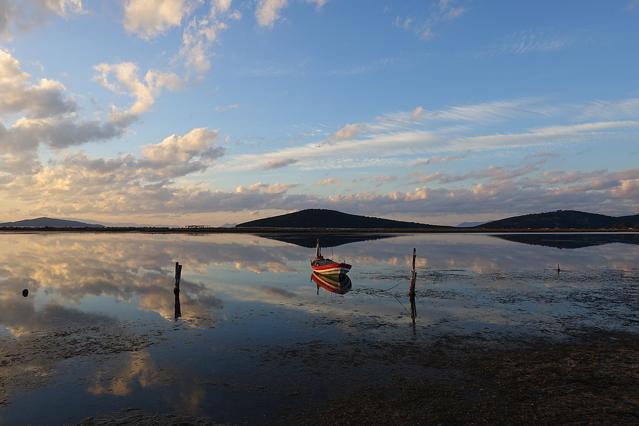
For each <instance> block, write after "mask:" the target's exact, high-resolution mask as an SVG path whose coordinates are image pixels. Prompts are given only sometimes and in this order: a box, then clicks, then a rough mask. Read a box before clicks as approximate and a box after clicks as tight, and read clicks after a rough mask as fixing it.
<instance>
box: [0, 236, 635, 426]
mask: <svg viewBox="0 0 639 426" xmlns="http://www.w3.org/2000/svg"><path fill="white" fill-rule="evenodd" d="M576 238H577V240H578V241H576V242H574V244H576V245H579V244H581V243H580V242H579V241H583V239H584V237H583V236H577V237H576ZM563 240H565V238H564V239H563ZM563 240H562V241H563ZM596 240H597V244H596V245H592V246H579V247H577V248H573V249H570V250H564V249H562V248H557V247H552V246H548V245H547V244H546V245H544V244H541V245H540V244H534V243H529V242H528V243H527V244H524V243H522V242H519V240H518V238H517V237H515V238H503V237H495V236H490V235H480V234H468V235H466V234H422V235H403V236H393V237H389V238H384V239H378V238H374V239H372V240H369V241H356V242H352V243H348V244H343V245H339V246H335V247H333V248H326V249H325V254H326V255H327V256H329V257H330V258H332V259H334V260H339V261H346V262H348V263H350V264H352V265H353V268H352V270H351V272H350V273H349V279H348V282H346V281H344V282H343V283H342V282H339V281H338V282H336V283H332V284H331V283H328V284H326V283H323V284H326V286H323V285H321V284H318V283H317V281H316V280H312V279H309V276H311V271H310V266H309V260H310V258H311V257H312V256H313V255H314V249H312V248H305V247H303V246H301V245H296V244H291V243H289V242H284V241H278V240H275V239H267V238H261V237H257V236H252V235H239V234H228V235H221V234H215V235H197V236H189V235H148V234H98V235H92V234H64V233H60V234H53V233H47V234H38V233H35V234H1V235H0V241H1V242H2V243H1V244H0V349H1V350H2V353H3V354H4V357H3V359H4V360H5V361H3V362H4V363H3V364H2V365H0V372H1V374H0V380H1V381H2V382H0V402H1V404H2V406H1V407H2V410H1V411H0V420H3V421H5V422H8V423H15V422H33V423H38V422H40V421H41V420H42V419H41V418H38V417H37V416H36V417H33V416H35V415H34V414H33V411H32V410H24V408H25V407H26V406H27V405H28V404H45V405H46V404H47V402H46V401H47V395H50V393H51V392H54V389H58V388H64V389H66V390H67V391H68V392H69V395H70V396H69V398H73V399H74V401H76V402H78V401H91V404H93V405H89V406H91V407H94V409H98V408H99V409H100V410H109V409H116V408H118V407H123V406H131V405H133V406H143V407H145V408H148V409H153V408H154V407H156V408H157V409H158V410H161V409H162V407H164V405H162V404H159V405H157V406H156V405H154V404H155V403H151V402H150V401H151V399H150V398H151V397H153V398H159V400H163V398H164V403H165V405H166V404H168V405H166V407H169V406H173V405H174V404H176V403H178V402H179V403H180V404H181V405H180V406H181V407H183V408H184V407H188V411H189V412H192V413H194V414H207V413H210V412H211V411H212V410H215V412H216V413H222V414H219V415H220V416H222V417H221V419H222V420H224V419H225V418H226V420H228V421H236V420H238V419H237V418H233V417H232V416H231V417H224V414H223V413H224V410H222V411H220V410H221V408H220V406H219V401H220V399H219V398H221V397H222V396H223V395H227V394H228V392H232V393H233V392H235V393H237V392H243V391H238V389H240V390H241V389H253V390H254V387H255V386H259V384H257V385H256V384H255V383H260V382H264V383H269V384H272V383H274V382H277V380H287V379H286V378H285V377H284V376H282V377H280V375H279V374H278V377H280V378H279V379H276V378H274V372H272V371H271V372H268V371H266V370H264V369H262V368H261V367H260V365H259V364H257V363H256V362H255V359H254V356H255V354H254V352H255V348H260V347H261V348H263V347H268V346H269V345H296V344H299V343H304V342H309V341H315V340H317V339H321V340H322V341H330V342H339V341H342V340H348V339H376V340H379V339H381V340H388V341H403V340H405V341H414V340H415V339H418V340H419V339H421V340H424V341H426V340H428V339H430V338H434V337H437V336H442V335H456V336H477V335H480V336H482V338H484V339H487V340H491V339H494V340H495V341H499V340H500V339H503V338H505V337H509V336H510V337H512V336H519V337H521V336H545V337H552V338H557V339H563V338H566V337H567V336H569V335H570V333H572V332H573V331H574V330H575V329H580V328H588V327H596V328H603V329H618V330H626V331H631V332H637V331H639V327H638V324H639V321H638V318H637V312H638V311H639V305H638V303H639V302H637V301H638V300H639V297H638V296H639V294H638V293H639V290H638V288H639V285H638V284H639V266H638V265H637V263H636V259H637V258H639V245H637V244H634V243H630V244H628V243H626V242H624V238H619V236H615V237H614V239H612V240H611V242H610V243H607V242H605V241H604V242H602V237H597V238H596ZM626 240H627V239H626ZM543 241H547V239H546V240H543ZM569 244H573V243H572V242H569ZM413 247H415V248H416V249H417V291H416V296H415V300H410V299H409V296H408V285H409V270H410V262H411V258H412V249H413ZM175 262H180V263H181V264H182V265H183V270H182V279H181V284H180V293H179V301H180V314H181V315H180V317H179V318H176V315H175V312H176V309H175V308H176V305H175V302H176V297H175V296H176V295H175V294H174V292H173V289H174V283H175V280H174V278H173V274H174V268H175ZM557 264H560V265H561V270H562V271H561V272H560V273H557V272H556V271H555V269H556V266H557ZM320 286H321V287H322V288H323V289H322V290H320V288H319V287H320ZM330 288H334V289H335V288H336V289H338V290H337V291H331V290H330ZM23 289H28V290H29V296H28V297H22V290H23ZM324 290H326V291H324ZM27 371H30V372H37V374H36V375H32V376H30V377H31V378H29V380H26V379H20V380H19V379H18V378H20V377H26V375H25V372H27ZM21 380H22V381H21ZM222 383H226V385H221V384H222ZM229 383H230V384H229ZM176 386H177V387H179V395H180V396H179V398H178V399H179V401H178V399H176V398H171V399H170V401H169V402H167V401H166V398H168V396H167V395H169V394H170V392H171V391H170V389H171V388H172V389H175V387H176ZM249 393H250V395H251V396H250V398H256V399H255V400H254V401H253V402H254V403H255V404H257V406H260V404H265V406H266V405H268V404H269V403H270V402H269V401H271V400H270V399H269V398H275V397H277V392H275V393H269V395H268V396H266V395H262V394H260V393H259V392H258V395H257V396H256V395H255V394H254V393H253V391H252V390H251V391H250V392H249ZM227 396H228V395H227ZM280 396H281V395H280ZM216 401H217V402H216ZM226 403H228V401H227V402H226ZM172 404H173V405H172ZM238 404H239V402H238ZM227 405H228V407H227V409H228V410H229V413H231V412H232V410H233V409H234V406H233V404H232V403H230V404H227ZM95 407H98V408H95ZM92 414H94V413H92V412H90V410H89V408H86V404H79V405H78V406H77V407H76V408H74V409H72V410H70V411H69V412H68V414H65V415H66V416H67V417H60V418H58V419H57V420H59V421H60V422H65V421H78V420H79V419H81V418H82V417H86V416H87V415H92ZM229 415H230V414H229ZM30 416H32V417H30ZM244 420H247V419H244Z"/></svg>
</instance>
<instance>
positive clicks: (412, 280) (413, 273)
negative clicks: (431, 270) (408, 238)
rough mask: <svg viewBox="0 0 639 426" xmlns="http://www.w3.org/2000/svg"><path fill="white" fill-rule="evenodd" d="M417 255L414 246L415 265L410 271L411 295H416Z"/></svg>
mask: <svg viewBox="0 0 639 426" xmlns="http://www.w3.org/2000/svg"><path fill="white" fill-rule="evenodd" d="M416 257H417V250H416V249H415V248H413V267H412V269H411V271H410V293H409V294H410V295H411V296H414V295H415V281H416V280H417V272H416V271H415V258H416Z"/></svg>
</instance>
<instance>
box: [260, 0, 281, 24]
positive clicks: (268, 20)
mask: <svg viewBox="0 0 639 426" xmlns="http://www.w3.org/2000/svg"><path fill="white" fill-rule="evenodd" d="M286 6H288V0H258V2H257V7H256V9H255V18H256V19H257V23H258V24H259V25H260V26H261V27H266V28H273V25H274V24H275V22H276V21H277V20H278V19H280V14H281V12H282V10H283V9H284V8H285V7H286Z"/></svg>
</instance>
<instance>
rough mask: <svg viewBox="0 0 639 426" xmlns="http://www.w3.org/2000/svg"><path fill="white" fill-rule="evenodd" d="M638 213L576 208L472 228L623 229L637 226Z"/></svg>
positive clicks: (512, 218) (504, 220)
mask: <svg viewBox="0 0 639 426" xmlns="http://www.w3.org/2000/svg"><path fill="white" fill-rule="evenodd" d="M638 227H639V214H636V215H631V216H620V217H614V216H606V215H603V214H597V213H586V212H580V211H577V210H557V211H554V212H546V213H534V214H526V215H522V216H514V217H509V218H505V219H500V220H495V221H492V222H487V223H484V224H482V225H479V226H475V227H474V229H625V228H638Z"/></svg>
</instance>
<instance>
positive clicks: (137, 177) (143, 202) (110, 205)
mask: <svg viewBox="0 0 639 426" xmlns="http://www.w3.org/2000/svg"><path fill="white" fill-rule="evenodd" d="M216 138H217V131H214V130H208V129H204V128H196V129H193V130H191V131H189V132H187V133H185V134H184V135H171V136H168V137H167V138H165V139H164V140H163V141H161V142H160V143H157V144H153V145H146V146H144V147H143V149H142V155H141V156H140V157H135V156H133V155H130V154H128V155H121V156H118V157H115V158H106V159H105V158H91V157H88V156H87V155H86V154H84V153H81V152H80V153H74V154H69V155H66V156H65V157H63V158H62V159H60V160H52V161H51V162H50V163H49V164H47V165H46V166H42V167H40V168H39V169H38V170H37V171H36V172H35V173H33V174H31V175H26V176H17V175H16V176H13V179H12V181H11V182H9V183H8V184H7V185H6V186H5V187H4V188H3V190H4V191H10V193H13V194H14V195H15V196H16V197H18V198H21V199H24V200H28V201H30V202H31V203H32V205H33V208H34V209H43V210H46V211H54V212H55V211H64V212H72V211H92V212H99V211H100V210H102V211H104V212H116V211H121V212H122V211H127V212H133V211H135V210H136V209H141V211H149V210H151V211H154V209H158V211H161V209H162V208H172V209H173V210H176V209H180V208H181V207H180V204H179V202H178V200H179V199H180V198H181V197H186V196H187V195H188V196H191V197H196V196H197V194H199V193H200V191H199V190H198V189H195V188H189V189H186V190H185V192H184V194H183V195H180V193H181V190H180V189H179V188H176V187H175V186H174V181H175V179H178V178H180V177H183V176H186V175H189V174H192V173H196V172H200V171H203V170H206V169H207V168H208V167H210V166H211V165H212V164H213V163H214V161H215V160H216V159H217V158H219V157H221V156H222V155H223V154H224V149H223V148H221V147H219V146H216V145H215V144H214V142H215V140H216ZM205 192H206V191H205ZM173 203H177V204H173Z"/></svg>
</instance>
